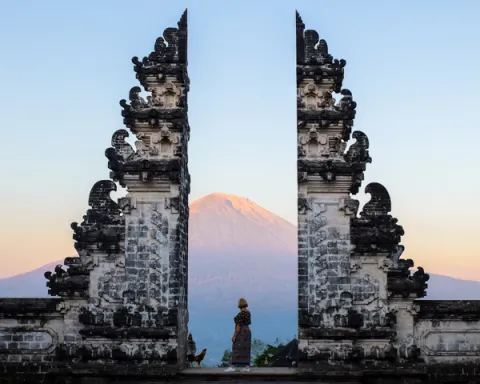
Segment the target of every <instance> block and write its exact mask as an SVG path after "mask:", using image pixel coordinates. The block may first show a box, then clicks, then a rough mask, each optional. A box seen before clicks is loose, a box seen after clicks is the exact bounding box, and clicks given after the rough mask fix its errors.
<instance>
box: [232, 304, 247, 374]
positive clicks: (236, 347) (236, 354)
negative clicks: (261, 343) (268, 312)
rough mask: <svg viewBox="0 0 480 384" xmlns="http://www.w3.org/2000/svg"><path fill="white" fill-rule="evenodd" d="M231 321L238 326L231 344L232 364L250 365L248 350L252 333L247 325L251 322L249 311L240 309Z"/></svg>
mask: <svg viewBox="0 0 480 384" xmlns="http://www.w3.org/2000/svg"><path fill="white" fill-rule="evenodd" d="M233 321H234V322H235V326H237V325H238V326H240V332H239V333H238V335H237V337H236V338H235V341H234V343H233V345H232V365H250V351H251V348H252V334H251V332H250V327H249V325H250V324H251V323H252V321H251V315H250V312H249V311H240V312H239V313H238V315H237V316H235V317H234V319H233Z"/></svg>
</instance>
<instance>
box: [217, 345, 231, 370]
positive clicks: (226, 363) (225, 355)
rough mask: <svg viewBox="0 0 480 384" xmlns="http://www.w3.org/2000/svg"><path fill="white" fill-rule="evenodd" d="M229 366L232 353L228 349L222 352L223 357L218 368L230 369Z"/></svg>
mask: <svg viewBox="0 0 480 384" xmlns="http://www.w3.org/2000/svg"><path fill="white" fill-rule="evenodd" d="M230 365H232V351H231V350H230V349H226V350H225V351H224V352H223V357H222V360H221V362H220V365H219V367H230Z"/></svg>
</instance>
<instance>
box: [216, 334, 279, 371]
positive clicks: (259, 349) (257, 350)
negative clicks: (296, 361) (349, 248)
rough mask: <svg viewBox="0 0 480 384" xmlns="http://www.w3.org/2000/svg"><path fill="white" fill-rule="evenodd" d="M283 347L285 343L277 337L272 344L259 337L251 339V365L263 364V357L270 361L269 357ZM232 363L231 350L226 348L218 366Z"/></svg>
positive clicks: (226, 365)
mask: <svg viewBox="0 0 480 384" xmlns="http://www.w3.org/2000/svg"><path fill="white" fill-rule="evenodd" d="M282 348H285V343H283V342H281V341H280V339H279V338H278V337H277V338H276V339H275V341H274V343H273V344H266V343H265V342H264V341H262V340H259V339H253V340H252V365H253V366H256V367H262V366H265V359H267V361H270V358H271V357H272V356H273V355H275V354H276V353H277V352H278V351H279V350H281V349H282ZM231 365H232V350H230V349H226V350H225V351H224V352H223V357H222V360H221V362H220V365H219V367H222V368H223V367H230V366H231Z"/></svg>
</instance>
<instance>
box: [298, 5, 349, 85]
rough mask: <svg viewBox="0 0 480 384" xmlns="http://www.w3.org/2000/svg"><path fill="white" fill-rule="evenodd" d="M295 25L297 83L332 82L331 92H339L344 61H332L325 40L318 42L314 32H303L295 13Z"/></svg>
mask: <svg viewBox="0 0 480 384" xmlns="http://www.w3.org/2000/svg"><path fill="white" fill-rule="evenodd" d="M296 19H297V20H296V23H297V64H301V65H300V66H299V65H297V82H298V83H300V82H301V81H303V79H304V78H313V79H314V80H315V81H316V82H320V81H321V80H322V79H324V78H328V79H332V80H333V90H334V91H335V92H340V89H341V87H342V81H343V68H344V67H345V65H346V64H347V62H346V61H345V60H343V59H342V60H337V59H333V57H332V56H331V55H330V54H329V53H328V45H327V42H326V41H325V40H323V39H322V40H320V37H319V35H318V33H317V32H316V31H314V30H305V24H304V23H303V21H302V18H301V17H300V14H299V13H298V12H297V13H296Z"/></svg>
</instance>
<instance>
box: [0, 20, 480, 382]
mask: <svg viewBox="0 0 480 384" xmlns="http://www.w3.org/2000/svg"><path fill="white" fill-rule="evenodd" d="M296 30H297V68H296V70H297V119H298V121H297V132H298V163H297V165H298V180H297V181H298V246H299V250H298V282H299V287H298V289H299V292H298V326H299V347H298V366H297V368H291V367H290V368H285V369H284V370H277V371H275V370H274V371H265V370H264V371H262V369H261V368H258V369H257V370H254V371H252V372H250V373H249V374H245V375H244V376H241V377H243V378H244V379H245V380H247V381H252V380H255V378H256V379H257V380H263V379H264V378H265V376H267V377H268V379H270V380H271V379H272V378H275V379H277V380H281V381H283V382H291V381H294V380H307V381H308V380H311V381H322V382H348V383H421V382H447V381H450V382H467V381H466V380H469V381H468V382H480V380H478V379H477V372H478V371H477V370H478V369H479V368H478V362H479V357H480V302H464V301H426V300H417V299H419V298H422V297H424V296H425V294H426V289H427V281H428V275H427V274H426V273H425V272H424V270H423V269H422V268H421V267H419V268H418V269H417V271H416V272H415V273H414V274H413V275H412V274H411V273H410V271H409V269H410V268H412V267H413V266H414V263H413V261H412V260H410V259H402V258H401V255H402V252H403V250H404V247H403V246H402V245H400V239H401V236H402V235H403V234H404V231H403V228H402V227H401V226H400V225H399V224H398V221H397V219H395V218H394V217H392V216H391V215H390V211H391V201H390V197H389V194H388V192H387V190H386V189H385V187H384V186H382V185H381V184H379V183H371V184H369V185H367V186H366V187H365V192H366V193H369V194H370V195H371V198H370V201H369V202H368V203H367V204H366V205H365V206H364V207H363V209H362V211H361V212H358V209H359V202H358V201H357V200H354V199H352V197H351V196H352V195H355V194H356V193H357V192H358V191H359V189H360V188H361V186H362V181H363V174H364V171H365V169H366V165H367V164H368V163H370V162H371V161H372V158H371V157H370V153H369V143H368V138H367V135H366V134H365V133H364V132H362V131H354V132H353V133H352V129H353V122H354V118H355V110H356V106H357V105H356V102H355V101H354V100H353V96H352V92H351V91H349V90H348V89H345V88H343V80H344V68H345V65H346V62H345V60H337V59H334V58H333V57H332V56H331V55H330V54H329V49H328V46H327V43H326V42H325V40H321V39H320V38H319V35H318V33H317V32H316V31H314V30H305V25H304V23H303V21H302V19H301V18H300V15H299V14H298V13H297V14H296ZM187 34H188V28H187V12H186V11H185V13H184V14H183V15H182V17H181V19H180V21H179V23H178V27H177V28H167V29H166V30H165V31H164V34H163V37H160V38H158V39H157V41H156V42H155V45H154V50H153V52H151V53H150V54H149V55H148V56H147V57H145V58H143V59H142V60H140V59H138V58H137V57H134V58H133V59H132V61H133V64H134V71H135V72H136V77H137V80H138V81H139V83H140V85H141V86H142V87H143V90H145V91H146V92H148V93H149V96H148V97H147V98H146V99H144V98H143V97H142V96H141V95H140V94H141V92H142V88H140V87H139V86H135V87H133V88H132V89H131V90H130V92H129V97H128V99H129V100H128V101H127V100H121V101H120V105H121V107H122V116H123V118H124V119H123V123H124V125H125V127H126V128H128V130H127V129H120V130H118V131H117V132H115V133H114V134H113V136H112V143H111V147H110V148H108V149H107V150H106V152H105V155H106V157H107V158H108V167H109V169H110V170H111V174H110V177H111V180H101V181H99V182H97V183H96V184H95V185H94V186H93V187H92V190H91V193H90V197H89V201H88V203H89V206H90V208H89V209H88V210H87V212H86V214H85V216H84V217H83V221H82V222H81V223H80V224H78V223H73V224H72V225H71V226H72V229H73V232H74V235H73V238H74V240H75V248H76V250H77V252H78V257H73V258H66V259H65V261H64V265H65V267H64V266H57V267H56V268H55V271H54V272H48V273H46V275H45V277H46V278H47V286H48V288H49V293H50V294H51V295H52V296H55V297H54V298H51V299H0V375H1V377H0V382H9V383H14V382H32V383H36V382H41V381H42V382H52V383H53V382H55V383H84V382H87V381H92V380H95V382H96V383H114V382H115V383H118V382H140V381H143V382H146V381H148V382H150V383H153V382H162V381H165V380H167V379H168V378H173V379H174V380H177V381H179V380H194V381H195V380H196V381H202V380H206V379H207V376H208V379H216V380H227V378H226V376H225V374H223V373H222V372H220V371H215V369H213V370H208V369H203V370H202V369H200V370H196V371H193V372H194V373H192V370H189V369H188V368H187V367H188V361H189V359H191V357H192V356H193V355H194V354H195V352H196V348H195V343H194V341H193V338H192V335H190V334H189V333H188V320H189V318H188V217H189V208H188V195H189V192H190V175H189V172H188V152H187V148H188V142H189V137H190V126H189V123H188V116H187V110H188V98H187V96H188V91H189V77H188V72H187V51H188V50H187V40H188V36H187ZM336 98H337V99H338V101H337V100H336ZM129 132H130V133H132V134H133V135H134V136H135V137H136V139H137V141H136V142H135V148H134V147H132V146H131V145H130V144H129V143H128V142H127V141H126V140H125V139H126V138H127V137H129V135H130V133H129ZM351 136H352V138H353V139H354V140H355V142H354V143H353V144H352V145H351V146H350V147H349V148H348V149H347V142H348V141H349V140H350V138H351ZM115 183H118V184H120V185H121V186H122V187H125V188H126V189H127V191H128V194H127V196H126V197H124V198H121V199H119V201H118V202H114V201H113V200H112V199H111V198H110V192H112V191H115V190H116V188H117V187H116V184H115ZM219 377H220V378H219ZM229 377H231V376H229ZM236 379H237V380H240V379H239V376H236ZM462 380H463V381H462Z"/></svg>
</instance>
